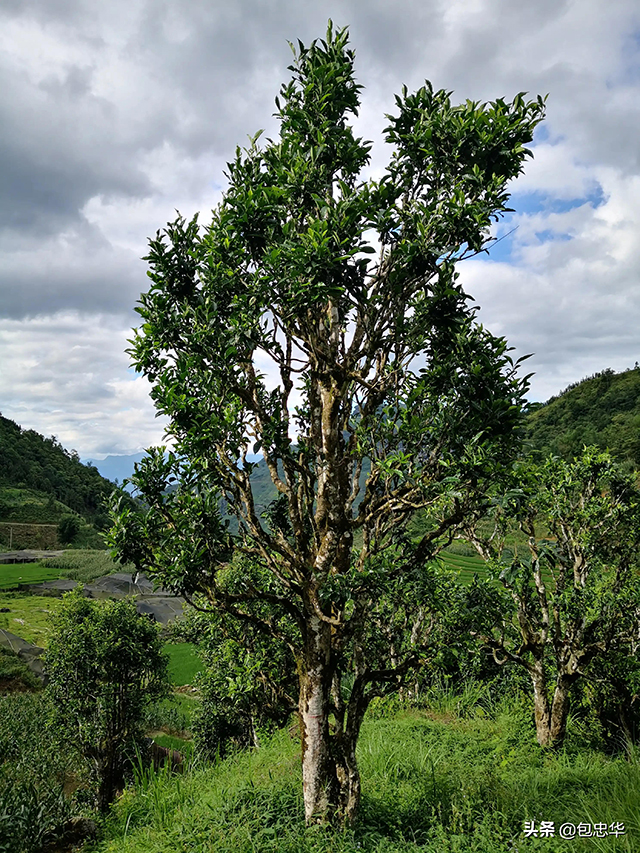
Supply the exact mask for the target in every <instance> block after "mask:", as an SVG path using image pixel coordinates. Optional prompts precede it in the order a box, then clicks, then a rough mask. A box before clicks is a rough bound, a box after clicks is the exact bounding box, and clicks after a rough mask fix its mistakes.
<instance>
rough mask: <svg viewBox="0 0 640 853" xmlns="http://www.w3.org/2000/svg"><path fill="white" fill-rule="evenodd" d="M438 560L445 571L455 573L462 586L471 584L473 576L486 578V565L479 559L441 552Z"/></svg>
mask: <svg viewBox="0 0 640 853" xmlns="http://www.w3.org/2000/svg"><path fill="white" fill-rule="evenodd" d="M439 559H440V562H441V563H442V565H443V566H444V567H445V568H446V569H449V570H450V571H452V572H456V573H457V574H458V577H459V579H460V581H461V582H462V583H464V584H467V583H471V581H472V580H473V577H474V575H479V577H480V578H486V577H487V569H486V564H485V562H484V560H481V559H480V557H467V556H466V555H463V554H453V553H451V551H442V553H441V554H440V557H439Z"/></svg>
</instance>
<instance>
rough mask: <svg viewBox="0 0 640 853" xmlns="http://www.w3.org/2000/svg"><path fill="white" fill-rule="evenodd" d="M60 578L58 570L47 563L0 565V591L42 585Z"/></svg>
mask: <svg viewBox="0 0 640 853" xmlns="http://www.w3.org/2000/svg"><path fill="white" fill-rule="evenodd" d="M59 577H60V569H58V568H55V567H54V566H50V565H47V563H14V564H13V565H4V564H3V565H0V589H16V588H17V587H19V586H20V584H29V583H42V581H53V580H56V579H57V578H59Z"/></svg>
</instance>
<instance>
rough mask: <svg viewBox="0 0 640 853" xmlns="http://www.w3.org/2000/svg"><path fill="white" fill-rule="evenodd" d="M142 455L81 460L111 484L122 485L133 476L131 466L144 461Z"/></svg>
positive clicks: (133, 454)
mask: <svg viewBox="0 0 640 853" xmlns="http://www.w3.org/2000/svg"><path fill="white" fill-rule="evenodd" d="M144 456H145V454H144V453H132V454H131V456H105V458H104V459H83V460H82V462H83V463H84V464H85V465H93V467H94V468H97V469H98V471H99V472H100V474H102V476H103V477H105V478H106V479H107V480H111V482H113V483H115V482H116V481H117V482H118V483H122V481H123V480H125V479H126V478H127V477H130V476H131V475H132V474H133V466H134V465H135V463H136V462H140V461H141V460H142V459H144Z"/></svg>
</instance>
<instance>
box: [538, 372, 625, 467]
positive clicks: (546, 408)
mask: <svg viewBox="0 0 640 853" xmlns="http://www.w3.org/2000/svg"><path fill="white" fill-rule="evenodd" d="M585 444H593V445H595V446H596V447H600V448H602V449H603V450H605V449H609V450H610V451H611V454H612V455H613V456H614V458H615V459H617V460H618V461H620V462H626V463H628V464H629V465H632V466H633V467H634V468H640V368H638V367H635V368H634V369H632V370H627V371H625V372H624V373H615V372H614V371H613V370H603V371H601V372H600V373H596V374H595V375H594V376H589V377H588V378H587V379H583V380H582V381H581V382H577V383H575V384H573V385H569V387H568V388H566V389H565V390H564V391H563V392H562V393H561V394H559V395H558V396H557V397H552V398H551V399H550V400H548V401H547V402H546V403H544V404H533V406H532V407H531V409H530V411H529V414H528V415H527V419H526V428H525V447H527V448H529V449H531V450H532V451H534V453H535V454H536V455H541V456H547V455H549V454H554V455H556V456H561V457H564V458H569V457H573V456H576V455H577V454H579V453H580V452H581V450H582V447H583V446H584V445H585Z"/></svg>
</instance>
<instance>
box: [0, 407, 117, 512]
mask: <svg viewBox="0 0 640 853" xmlns="http://www.w3.org/2000/svg"><path fill="white" fill-rule="evenodd" d="M0 486H2V487H4V488H5V489H7V488H13V489H30V490H33V491H35V492H39V493H42V494H44V495H46V496H48V497H49V498H50V503H51V505H52V512H53V514H54V515H57V514H58V508H57V506H56V504H55V501H59V502H60V503H62V504H64V505H65V507H68V508H69V509H71V510H73V511H74V512H77V513H78V514H79V515H81V516H83V517H84V518H85V519H86V520H87V521H88V522H91V523H92V524H95V525H96V526H98V527H101V526H103V524H105V523H106V522H107V517H106V514H105V511H104V508H103V506H102V502H103V499H104V498H105V497H106V496H107V495H109V494H110V493H111V491H112V490H113V488H114V486H113V483H111V482H110V481H109V480H106V479H105V478H104V477H102V476H101V475H100V474H99V473H98V471H97V469H96V468H94V467H93V466H90V465H83V464H82V463H81V462H80V459H79V457H78V454H77V453H76V452H75V451H71V452H70V451H68V450H65V448H64V447H63V446H62V445H61V444H60V442H59V441H57V440H56V439H55V438H54V437H51V438H45V437H44V436H42V435H40V433H37V432H35V430H32V429H22V428H21V427H20V426H18V424H16V423H14V421H11V420H9V419H8V418H4V417H2V416H0ZM0 516H2V517H9V516H11V510H10V508H9V507H8V506H6V507H5V506H1V507H0ZM15 520H16V521H18V520H22V519H21V518H20V519H19V518H16V519H15ZM25 520H27V519H25ZM31 520H34V521H35V520H36V519H31ZM37 520H42V521H44V520H45V519H37Z"/></svg>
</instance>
